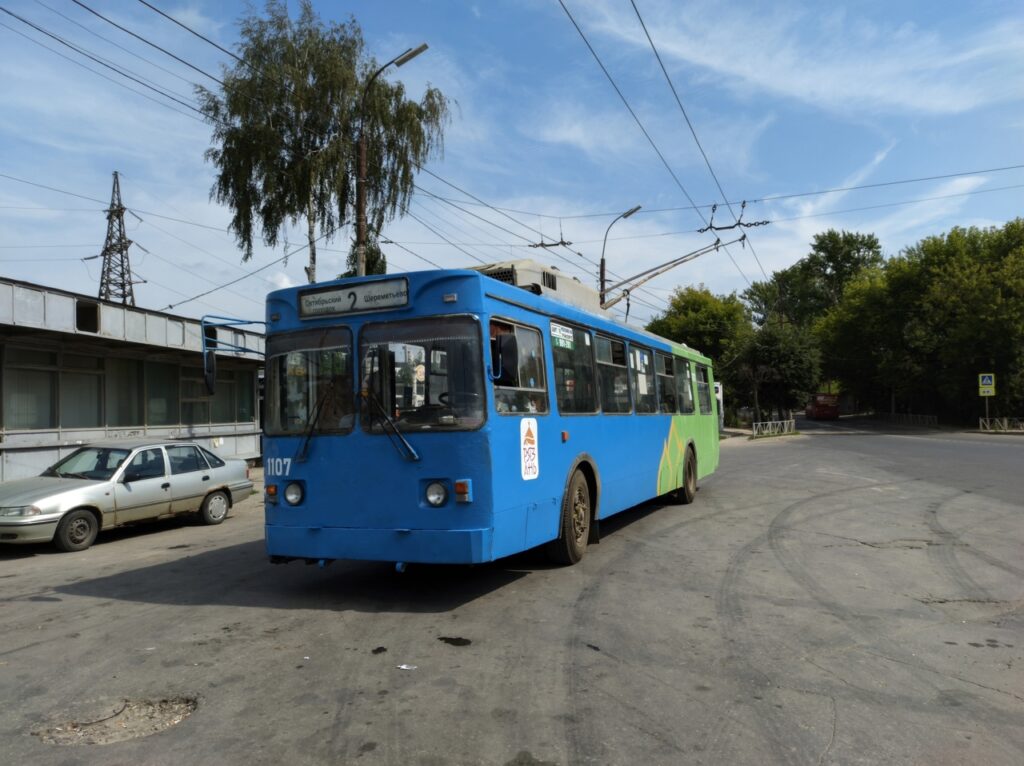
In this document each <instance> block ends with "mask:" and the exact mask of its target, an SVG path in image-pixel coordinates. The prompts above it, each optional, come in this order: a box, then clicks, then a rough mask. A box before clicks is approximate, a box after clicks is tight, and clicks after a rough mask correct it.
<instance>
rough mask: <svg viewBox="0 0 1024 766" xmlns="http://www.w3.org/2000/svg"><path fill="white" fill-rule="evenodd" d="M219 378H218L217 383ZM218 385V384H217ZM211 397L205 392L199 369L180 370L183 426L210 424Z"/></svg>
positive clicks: (201, 373)
mask: <svg viewBox="0 0 1024 766" xmlns="http://www.w3.org/2000/svg"><path fill="white" fill-rule="evenodd" d="M219 380H220V377H219V376H218V381H219ZM218 385H220V384H219V382H218ZM212 400H213V397H212V396H210V392H209V391H207V390H206V381H205V380H203V369H202V368H201V367H183V368H182V369H181V422H182V424H183V425H206V424H208V423H209V422H210V403H211V401H212Z"/></svg>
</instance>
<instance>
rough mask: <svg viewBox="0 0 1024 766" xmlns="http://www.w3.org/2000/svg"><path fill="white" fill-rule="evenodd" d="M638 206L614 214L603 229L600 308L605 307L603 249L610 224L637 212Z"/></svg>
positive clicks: (610, 228)
mask: <svg viewBox="0 0 1024 766" xmlns="http://www.w3.org/2000/svg"><path fill="white" fill-rule="evenodd" d="M640 207H641V206H640V205H636V206H635V207H631V208H630V209H629V210H627V211H626V212H625V213H619V214H618V215H617V216H615V218H614V220H612V222H611V223H610V224H608V228H607V229H605V230H604V242H603V243H602V244H601V267H600V268H601V273H600V277H599V279H600V282H601V290H600V300H601V308H605V305H604V299H605V261H604V250H605V248H606V247H607V246H608V232H610V231H611V230H612V226H614V225H615V223H616V222H617V221H619V220H620V219H622V218H629V217H630V216H631V215H633V213H635V212H637V211H638V210H639V209H640Z"/></svg>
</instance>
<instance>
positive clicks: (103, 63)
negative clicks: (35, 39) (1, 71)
mask: <svg viewBox="0 0 1024 766" xmlns="http://www.w3.org/2000/svg"><path fill="white" fill-rule="evenodd" d="M74 1H75V2H78V0H74ZM0 11H3V12H4V13H6V14H7V15H8V16H11V17H13V18H15V19H17V20H18V21H20V22H21V23H22V24H26V25H27V26H30V27H32V28H33V29H34V30H36V31H37V32H40V33H42V34H44V35H46V36H47V37H49V38H52V39H53V40H56V41H57V42H59V43H60V44H61V45H65V46H67V47H68V48H70V49H71V50H73V51H74V52H75V53H77V54H78V55H79V56H85V57H86V58H87V59H89V60H91V61H95V62H96V63H97V64H99V65H100V66H104V67H106V68H107V69H109V70H111V71H113V72H116V73H117V74H119V75H121V76H122V77H125V78H127V79H129V80H131V81H132V82H135V83H138V84H139V85H141V86H142V87H144V88H148V89H149V90H151V91H153V92H154V93H159V94H160V95H161V96H163V97H164V98H166V99H169V100H171V101H174V102H175V103H177V104H181V105H182V106H184V107H186V108H187V109H191V110H192V111H194V112H196V113H197V114H202V111H200V110H199V109H198V108H196V107H195V106H193V105H192V104H190V103H189V102H187V101H183V100H182V98H181V97H179V96H178V95H175V94H174V93H170V92H168V91H165V90H163V89H161V88H158V87H157V86H155V85H152V84H150V83H149V82H147V81H146V80H144V79H142V78H139V77H134V76H133V75H130V74H128V73H127V72H125V71H124V70H122V69H119V68H118V67H117V66H115V65H113V64H111V63H109V62H108V61H106V60H104V59H103V58H102V57H100V56H96V55H94V54H92V53H90V52H89V51H87V50H86V49H85V48H82V47H81V46H78V45H75V44H74V43H69V42H68V41H67V40H65V39H64V38H63V37H61V36H60V35H57V34H54V33H53V32H50V31H49V30H47V29H44V28H43V27H41V26H39V25H38V24H35V23H33V22H31V21H29V20H28V19H26V18H23V17H21V16H19V15H18V14H16V13H14V12H12V11H10V10H8V9H7V8H4V7H3V6H0Z"/></svg>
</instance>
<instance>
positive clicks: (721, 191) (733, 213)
mask: <svg viewBox="0 0 1024 766" xmlns="http://www.w3.org/2000/svg"><path fill="white" fill-rule="evenodd" d="M629 2H630V4H631V5H632V6H633V11H634V12H635V13H636V17H637V19H638V20H639V22H640V26H641V27H642V28H643V30H644V35H646V37H647V42H648V43H650V45H651V50H652V51H653V52H654V57H655V58H656V59H657V60H658V66H660V67H661V72H662V74H663V75H665V82H667V83H668V87H669V89H670V90H671V91H672V95H673V96H674V97H675V100H676V105H677V106H678V107H679V111H680V112H682V113H683V119H684V120H686V127H688V128H689V129H690V135H692V136H693V141H694V143H696V144H697V148H698V149H699V150H700V156H701V157H703V158H704V164H705V165H706V166H707V169H708V172H709V173H710V174H711V177H712V178H713V179H714V181H715V186H717V187H718V193H719V194H721V195H722V201H723V202H725V205H726V208H727V209H728V210H729V214H730V215H731V216H732V217H733V220H734V221H735V222H736V224H737V225H739V223H740V218H741V217H742V215H743V214H742V212H741V213H740V215H736V211H735V210H733V209H732V203H730V202H729V195H728V194H726V193H725V189H723V188H722V182H721V181H719V180H718V174H717V173H716V172H715V169H714V168H713V167H711V160H710V159H709V158H708V153H707V152H706V151H704V146H703V145H702V144H701V142H700V139H699V138H698V137H697V130H696V128H694V127H693V122H691V121H690V115H688V114H687V113H686V107H684V106H683V100H682V99H681V98H680V97H679V91H677V90H676V85H675V83H674V82H672V77H671V76H670V75H669V73H668V69H666V68H665V62H664V61H662V59H661V54H660V53H659V52H658V48H657V46H656V45H655V44H654V39H653V38H652V37H651V33H650V32H649V31H648V29H647V24H646V23H645V22H644V17H643V16H642V15H641V14H640V9H639V8H638V7H637V5H636V0H629ZM691 204H694V203H693V201H692V200H691ZM744 206H745V205H744ZM746 244H747V245H748V246H749V247H750V254H751V255H753V256H754V260H755V261H756V262H757V267H758V268H759V269H761V273H762V274H763V275H764V278H765V279H766V280H768V279H769V276H768V272H767V271H765V270H764V265H762V263H761V259H760V258H759V257H758V256H757V250H755V249H754V242H753V240H751V239H750V236H749V234H748V235H747V237H746Z"/></svg>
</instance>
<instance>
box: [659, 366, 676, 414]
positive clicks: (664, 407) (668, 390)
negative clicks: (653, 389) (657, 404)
mask: <svg viewBox="0 0 1024 766" xmlns="http://www.w3.org/2000/svg"><path fill="white" fill-rule="evenodd" d="M673 361H675V360H674V359H673V358H672V357H671V356H665V355H664V354H656V355H655V357H654V369H655V372H656V373H657V374H658V396H659V397H660V398H661V411H662V412H665V413H676V412H678V411H679V409H678V402H679V397H677V396H676V381H675V378H674V377H673V375H672V370H673V365H672V363H673Z"/></svg>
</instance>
